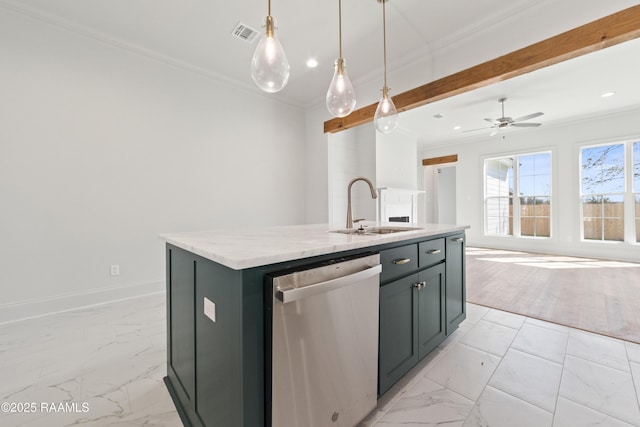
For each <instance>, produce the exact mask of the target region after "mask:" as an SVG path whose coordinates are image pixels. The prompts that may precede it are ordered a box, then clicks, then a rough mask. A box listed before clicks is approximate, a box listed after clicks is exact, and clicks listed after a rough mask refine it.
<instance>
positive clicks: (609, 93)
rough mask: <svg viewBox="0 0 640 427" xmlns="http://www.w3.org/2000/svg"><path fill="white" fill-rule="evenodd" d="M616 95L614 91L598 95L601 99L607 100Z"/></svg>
mask: <svg viewBox="0 0 640 427" xmlns="http://www.w3.org/2000/svg"><path fill="white" fill-rule="evenodd" d="M615 94H616V93H615V92H614V91H609V92H605V93H603V94H602V95H600V96H601V97H603V98H609V97H610V96H613V95H615Z"/></svg>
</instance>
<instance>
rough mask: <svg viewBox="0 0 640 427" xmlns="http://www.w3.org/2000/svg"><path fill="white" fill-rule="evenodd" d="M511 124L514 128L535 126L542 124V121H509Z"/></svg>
mask: <svg viewBox="0 0 640 427" xmlns="http://www.w3.org/2000/svg"><path fill="white" fill-rule="evenodd" d="M511 126H513V127H516V128H537V127H538V126H542V123H511Z"/></svg>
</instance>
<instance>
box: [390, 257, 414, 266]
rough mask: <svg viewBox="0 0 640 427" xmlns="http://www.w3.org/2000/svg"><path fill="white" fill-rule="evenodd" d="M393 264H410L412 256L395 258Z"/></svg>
mask: <svg viewBox="0 0 640 427" xmlns="http://www.w3.org/2000/svg"><path fill="white" fill-rule="evenodd" d="M391 262H392V263H393V264H395V265H404V264H408V263H410V262H411V258H400V259H394V260H393V261H391Z"/></svg>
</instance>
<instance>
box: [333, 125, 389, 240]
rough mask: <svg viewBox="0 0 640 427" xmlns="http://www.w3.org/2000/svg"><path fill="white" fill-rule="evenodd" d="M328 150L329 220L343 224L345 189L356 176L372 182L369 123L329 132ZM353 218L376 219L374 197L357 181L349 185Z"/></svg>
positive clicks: (372, 144) (372, 149) (372, 146)
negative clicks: (338, 131)
mask: <svg viewBox="0 0 640 427" xmlns="http://www.w3.org/2000/svg"><path fill="white" fill-rule="evenodd" d="M328 139H329V141H328V142H327V145H328V150H329V155H328V159H329V172H328V176H329V199H328V200H329V223H330V224H331V225H333V226H335V227H344V226H345V223H346V213H347V188H348V186H349V182H350V181H351V180H352V179H353V178H356V177H359V176H363V177H365V178H368V179H369V180H370V181H371V182H372V183H373V185H374V187H376V188H377V186H378V185H377V184H376V150H375V144H376V131H375V129H374V127H373V125H372V124H368V125H364V126H359V127H357V128H354V129H350V130H347V131H344V132H340V133H336V134H331V135H329V137H328ZM351 193H352V200H351V201H352V214H353V218H365V219H367V220H369V221H375V219H376V200H373V199H372V198H371V191H370V189H369V186H368V185H367V184H366V183H365V182H362V181H358V182H356V183H354V184H353V186H352V192H351Z"/></svg>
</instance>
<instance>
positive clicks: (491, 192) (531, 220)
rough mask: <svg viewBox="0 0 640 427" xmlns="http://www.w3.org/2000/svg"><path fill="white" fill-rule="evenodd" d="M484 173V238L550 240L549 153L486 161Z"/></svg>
mask: <svg viewBox="0 0 640 427" xmlns="http://www.w3.org/2000/svg"><path fill="white" fill-rule="evenodd" d="M484 172H485V224H486V234H487V235H502V236H508V235H514V236H527V237H550V236H551V153H548V152H545V153H535V154H527V155H520V156H509V157H502V158H496V159H487V160H485V162H484ZM515 194H517V197H514V195H515Z"/></svg>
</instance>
